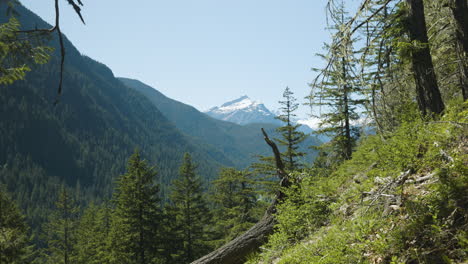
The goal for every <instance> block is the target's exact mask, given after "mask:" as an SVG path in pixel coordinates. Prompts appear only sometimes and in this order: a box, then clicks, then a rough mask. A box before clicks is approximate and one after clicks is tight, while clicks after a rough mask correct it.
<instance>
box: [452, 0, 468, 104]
mask: <svg viewBox="0 0 468 264" xmlns="http://www.w3.org/2000/svg"><path fill="white" fill-rule="evenodd" d="M450 9H452V14H453V17H454V20H455V26H456V41H457V56H458V60H459V63H458V65H459V68H460V86H461V90H462V95H463V100H467V99H468V1H467V0H453V1H452V3H451V6H450Z"/></svg>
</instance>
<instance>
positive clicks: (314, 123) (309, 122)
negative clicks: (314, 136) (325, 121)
mask: <svg viewBox="0 0 468 264" xmlns="http://www.w3.org/2000/svg"><path fill="white" fill-rule="evenodd" d="M297 123H298V124H301V125H303V126H308V127H310V128H311V129H312V130H317V128H318V127H319V124H320V119H318V118H314V117H311V118H309V119H301V120H297Z"/></svg>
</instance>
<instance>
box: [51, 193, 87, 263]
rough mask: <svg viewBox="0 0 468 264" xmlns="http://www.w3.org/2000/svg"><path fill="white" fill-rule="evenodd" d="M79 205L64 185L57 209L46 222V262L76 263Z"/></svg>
mask: <svg viewBox="0 0 468 264" xmlns="http://www.w3.org/2000/svg"><path fill="white" fill-rule="evenodd" d="M78 212H79V211H78V206H77V205H76V203H75V201H74V199H73V196H72V195H70V192H69V191H68V190H67V189H66V187H64V186H62V190H61V191H60V194H59V198H58V200H57V202H56V210H55V211H54V212H53V213H52V215H51V216H50V219H49V222H48V223H46V226H45V231H46V232H47V248H46V249H45V254H46V263H63V264H70V263H76V248H75V245H76V229H77V223H78Z"/></svg>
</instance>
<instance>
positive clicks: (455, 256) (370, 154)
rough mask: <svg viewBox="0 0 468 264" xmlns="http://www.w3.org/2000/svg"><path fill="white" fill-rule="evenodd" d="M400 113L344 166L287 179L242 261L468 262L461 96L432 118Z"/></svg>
mask: <svg viewBox="0 0 468 264" xmlns="http://www.w3.org/2000/svg"><path fill="white" fill-rule="evenodd" d="M402 119H403V120H404V121H403V123H402V124H401V126H400V127H399V128H398V129H397V130H396V131H395V132H394V133H393V134H392V135H390V136H388V137H385V138H382V137H380V136H369V137H367V138H365V139H362V141H361V142H360V145H359V147H358V148H357V150H356V151H355V153H354V154H353V158H352V159H351V160H349V161H346V162H345V163H343V164H342V165H340V166H338V167H336V168H315V169H313V170H311V171H308V172H307V173H305V174H301V175H295V176H296V178H300V179H302V180H301V181H298V182H297V183H296V184H295V185H294V186H293V187H292V188H291V189H289V190H288V191H287V193H288V195H289V197H288V199H287V200H286V201H285V202H284V203H283V204H282V205H280V206H279V208H278V213H277V219H278V225H277V229H276V232H275V234H274V235H272V236H271V237H270V239H269V243H268V245H267V246H266V247H265V248H263V250H262V252H261V253H260V254H259V255H257V256H255V257H252V258H251V260H250V261H249V263H277V264H279V263H288V264H292V263H330V264H332V263H333V264H335V263H466V261H467V260H468V233H467V230H468V211H467V208H468V204H467V201H468V193H467V190H468V102H465V103H464V104H462V103H461V102H458V103H457V104H455V105H452V107H451V108H450V109H449V110H448V111H447V113H446V114H445V116H444V117H443V118H442V119H441V120H440V121H437V122H430V121H428V122H425V121H421V120H420V119H419V117H417V116H416V115H414V116H413V117H412V115H411V114H407V116H405V117H403V118H402Z"/></svg>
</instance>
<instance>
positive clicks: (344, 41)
mask: <svg viewBox="0 0 468 264" xmlns="http://www.w3.org/2000/svg"><path fill="white" fill-rule="evenodd" d="M329 10H330V17H331V19H332V21H333V23H334V24H333V25H332V27H331V30H332V32H333V34H334V35H333V38H334V40H333V42H332V44H330V45H325V49H326V50H327V51H328V55H326V56H322V57H323V58H324V59H325V60H326V61H327V66H326V68H325V69H322V70H317V71H320V72H321V75H319V77H321V79H320V80H319V77H317V78H316V80H315V81H314V83H313V84H312V85H311V87H312V93H311V96H310V97H309V99H310V100H311V106H318V107H319V108H320V110H319V111H320V114H319V115H317V116H318V117H320V118H321V123H320V129H318V130H317V131H316V133H318V134H325V135H329V136H331V137H332V140H331V143H330V144H329V145H331V149H332V152H333V153H334V156H336V160H347V159H350V158H351V153H352V151H353V146H354V143H355V140H356V138H357V130H356V129H355V128H353V126H352V122H353V121H356V120H358V119H359V115H358V113H357V106H359V105H362V104H363V103H364V102H365V100H363V99H362V96H361V95H360V86H359V85H358V82H357V81H356V78H355V75H354V74H353V72H354V71H355V69H354V68H355V65H356V58H355V52H354V50H353V39H352V38H351V36H347V35H346V34H345V32H342V29H343V28H344V27H345V24H346V19H345V15H346V11H345V8H344V2H343V1H341V2H340V3H336V4H335V5H334V6H333V8H330V9H329ZM332 157H333V156H332Z"/></svg>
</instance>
